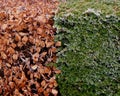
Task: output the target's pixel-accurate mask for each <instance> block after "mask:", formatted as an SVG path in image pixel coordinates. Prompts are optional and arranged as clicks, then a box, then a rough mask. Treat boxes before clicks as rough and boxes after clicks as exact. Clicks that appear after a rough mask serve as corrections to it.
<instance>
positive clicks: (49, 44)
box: [46, 42, 54, 48]
mask: <svg viewBox="0 0 120 96" xmlns="http://www.w3.org/2000/svg"><path fill="white" fill-rule="evenodd" d="M53 44H54V42H46V47H47V48H49V47H51V46H52V45H53Z"/></svg>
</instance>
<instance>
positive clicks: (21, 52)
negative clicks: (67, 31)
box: [0, 0, 60, 96]
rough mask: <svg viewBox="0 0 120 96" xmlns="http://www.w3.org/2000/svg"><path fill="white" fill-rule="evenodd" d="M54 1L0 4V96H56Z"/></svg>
mask: <svg viewBox="0 0 120 96" xmlns="http://www.w3.org/2000/svg"><path fill="white" fill-rule="evenodd" d="M57 5H58V2H57V1H56V0H50V1H49V2H48V0H1V1H0V95H2V96H28V95H29V96H49V95H53V96H57V94H58V91H57V89H56V87H57V82H56V77H55V74H58V73H60V71H59V70H58V69H56V68H55V67H53V66H46V65H47V64H48V63H50V62H55V61H56V47H58V46H60V42H54V34H55V31H56V30H55V29H54V28H53V16H54V14H55V11H56V8H57Z"/></svg>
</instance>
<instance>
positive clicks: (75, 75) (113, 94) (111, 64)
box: [55, 0, 120, 96]
mask: <svg viewBox="0 0 120 96" xmlns="http://www.w3.org/2000/svg"><path fill="white" fill-rule="evenodd" d="M98 1H99V0H69V2H66V3H65V4H62V5H61V6H60V8H59V11H58V12H59V13H58V14H57V15H56V17H55V27H56V28H57V32H58V33H57V35H56V39H57V40H61V41H62V47H61V48H60V49H59V50H58V56H59V59H58V61H57V66H58V67H59V68H60V69H61V71H62V73H61V75H59V76H58V83H59V88H60V93H61V95H62V96H120V18H119V15H120V14H119V11H118V10H116V11H115V9H113V8H114V7H116V8H118V9H119V8H120V7H119V4H120V2H119V0H118V1H117V0H116V1H115V0H106V1H105V0H100V1H99V2H98ZM88 8H93V9H89V10H88V11H86V10H87V9H88ZM106 8H108V9H106ZM99 10H101V12H99ZM110 14H112V15H110ZM107 15H109V16H107ZM115 15H116V16H115Z"/></svg>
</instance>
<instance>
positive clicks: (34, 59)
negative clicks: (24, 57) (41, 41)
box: [32, 53, 39, 62]
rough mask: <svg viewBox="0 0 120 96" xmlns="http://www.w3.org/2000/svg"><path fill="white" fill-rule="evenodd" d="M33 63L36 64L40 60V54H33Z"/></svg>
mask: <svg viewBox="0 0 120 96" xmlns="http://www.w3.org/2000/svg"><path fill="white" fill-rule="evenodd" d="M32 58H33V61H34V62H37V61H38V58H39V53H35V54H33V57H32Z"/></svg>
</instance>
